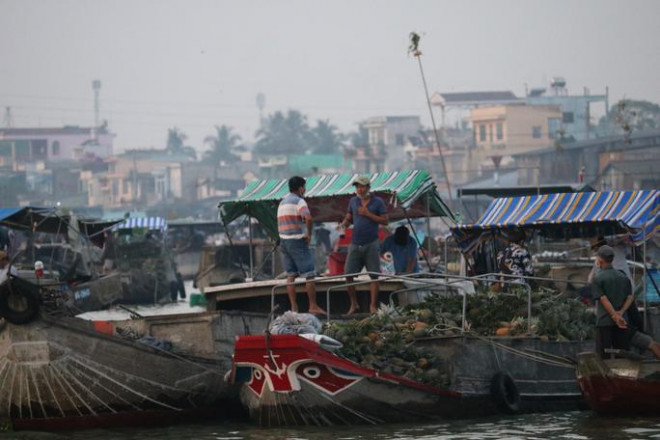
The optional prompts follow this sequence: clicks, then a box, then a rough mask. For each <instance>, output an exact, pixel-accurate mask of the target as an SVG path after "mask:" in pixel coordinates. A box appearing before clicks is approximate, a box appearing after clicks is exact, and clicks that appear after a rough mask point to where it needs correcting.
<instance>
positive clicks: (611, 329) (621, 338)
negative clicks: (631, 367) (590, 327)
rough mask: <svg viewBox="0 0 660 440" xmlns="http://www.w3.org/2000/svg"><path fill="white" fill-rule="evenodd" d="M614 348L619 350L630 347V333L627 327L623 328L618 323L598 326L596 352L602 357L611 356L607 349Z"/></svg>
mask: <svg viewBox="0 0 660 440" xmlns="http://www.w3.org/2000/svg"><path fill="white" fill-rule="evenodd" d="M608 348H614V349H617V350H629V349H630V335H629V334H628V330H627V329H621V328H619V327H617V326H616V325H608V326H606V327H596V353H598V354H599V355H600V357H601V358H603V359H605V358H609V357H610V355H606V353H605V350H606V349H608Z"/></svg>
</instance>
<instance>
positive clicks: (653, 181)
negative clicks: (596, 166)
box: [600, 154, 660, 191]
mask: <svg viewBox="0 0 660 440" xmlns="http://www.w3.org/2000/svg"><path fill="white" fill-rule="evenodd" d="M658 170H660V154H658V155H657V157H656V158H655V159H651V160H621V161H615V162H610V163H608V164H607V165H606V166H605V168H604V169H603V172H602V173H601V178H600V181H601V184H600V188H601V189H603V190H612V191H616V190H622V189H656V188H660V172H659V171H658Z"/></svg>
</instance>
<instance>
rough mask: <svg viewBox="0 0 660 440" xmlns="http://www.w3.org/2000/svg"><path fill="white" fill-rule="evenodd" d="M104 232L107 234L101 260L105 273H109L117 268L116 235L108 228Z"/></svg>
mask: <svg viewBox="0 0 660 440" xmlns="http://www.w3.org/2000/svg"><path fill="white" fill-rule="evenodd" d="M103 234H104V235H105V239H104V241H103V253H102V254H101V261H102V262H103V274H108V273H110V272H112V270H113V269H114V268H115V258H116V257H117V251H116V248H115V237H114V235H112V231H110V230H107V231H105V232H104V233H103Z"/></svg>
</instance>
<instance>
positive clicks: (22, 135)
mask: <svg viewBox="0 0 660 440" xmlns="http://www.w3.org/2000/svg"><path fill="white" fill-rule="evenodd" d="M114 137H115V135H114V134H113V133H110V132H109V131H108V129H107V126H105V125H103V126H101V127H99V128H98V129H94V128H91V127H78V126H65V127H58V128H0V166H6V167H11V168H12V169H15V170H19V169H22V167H23V166H24V165H25V164H26V163H34V162H37V161H43V162H58V161H67V160H85V159H87V160H89V159H92V158H101V159H105V158H107V157H109V156H111V155H112V154H113V140H114Z"/></svg>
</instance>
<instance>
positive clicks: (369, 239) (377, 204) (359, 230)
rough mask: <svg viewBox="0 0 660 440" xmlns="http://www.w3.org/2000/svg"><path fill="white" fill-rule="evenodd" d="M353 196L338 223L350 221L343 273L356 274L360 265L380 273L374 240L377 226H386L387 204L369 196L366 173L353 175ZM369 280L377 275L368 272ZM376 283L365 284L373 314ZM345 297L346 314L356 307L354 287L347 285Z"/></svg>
mask: <svg viewBox="0 0 660 440" xmlns="http://www.w3.org/2000/svg"><path fill="white" fill-rule="evenodd" d="M353 186H355V196H354V197H352V198H351V200H350V201H349V202H348V212H347V213H346V217H345V218H344V220H343V221H342V222H341V223H340V224H339V226H340V227H343V228H346V227H348V225H350V224H351V223H352V224H353V236H352V238H351V244H350V246H349V247H348V255H347V256H346V265H345V267H344V272H345V273H347V274H354V273H358V272H360V271H361V270H362V268H363V267H366V268H367V271H369V272H380V243H379V242H378V225H387V224H388V223H389V220H388V217H387V207H386V206H385V202H384V201H383V199H381V198H380V197H378V196H375V195H372V194H371V192H370V190H371V181H370V180H369V178H368V177H366V176H360V177H357V178H356V179H355V180H354V181H353ZM370 277H371V278H372V280H373V279H376V278H377V276H375V275H370ZM346 281H347V282H348V283H351V282H353V277H352V276H347V277H346ZM378 287H379V286H378V282H377V281H374V282H372V283H371V285H370V287H369V291H370V295H371V299H370V303H369V311H370V312H371V313H376V310H377V309H378ZM347 291H348V299H349V300H350V302H351V305H350V308H349V309H348V314H349V315H350V314H352V313H354V312H356V311H357V310H358V309H359V308H360V307H359V305H358V302H357V296H356V294H355V286H349V287H348V288H347Z"/></svg>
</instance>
